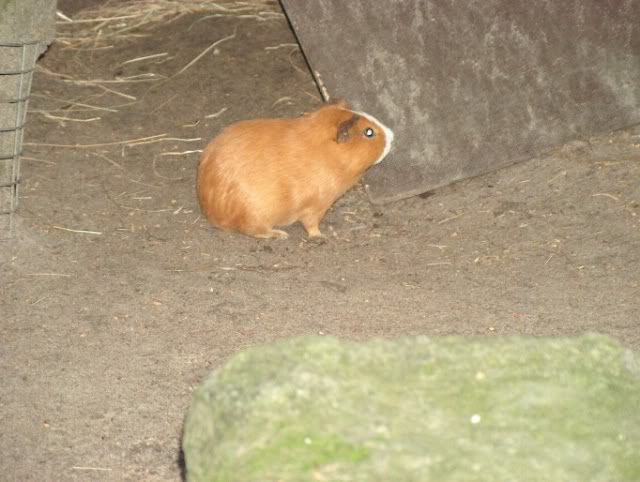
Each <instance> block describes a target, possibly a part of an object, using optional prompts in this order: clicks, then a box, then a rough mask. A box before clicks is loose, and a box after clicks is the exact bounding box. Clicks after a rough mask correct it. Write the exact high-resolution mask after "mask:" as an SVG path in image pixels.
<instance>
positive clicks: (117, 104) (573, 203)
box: [0, 1, 640, 482]
mask: <svg viewBox="0 0 640 482" xmlns="http://www.w3.org/2000/svg"><path fill="white" fill-rule="evenodd" d="M91 3H97V2H79V1H75V2H74V1H67V2H64V1H60V2H59V5H60V8H61V9H62V10H63V11H64V13H65V14H66V15H68V16H71V17H72V18H73V15H75V14H76V13H77V9H78V8H79V6H83V5H85V6H86V5H88V4H91ZM65 6H66V7H65ZM65 8H67V10H65ZM273 8H274V9H275V10H276V11H277V8H278V7H277V5H274V6H273ZM225 37H231V38H229V39H227V40H225V41H224V42H221V43H220V44H219V45H217V46H216V47H215V48H212V49H210V50H209V51H208V52H207V53H206V54H205V55H202V56H201V57H200V58H198V59H197V61H196V62H194V63H192V64H191V65H189V64H190V63H191V61H192V60H194V59H196V57H198V56H199V55H200V54H201V53H202V52H203V51H204V50H205V49H207V48H208V47H209V46H211V45H212V44H213V43H214V42H215V41H217V40H220V39H224V38H225ZM146 56H151V57H149V58H147V59H143V60H139V59H140V58H141V57H146ZM132 60H135V61H132ZM185 67H186V69H185ZM122 79H125V80H127V81H126V82H125V81H122ZM116 80H117V81H116ZM104 81H109V82H104ZM32 94H33V96H32V99H31V103H30V112H29V115H28V125H27V129H26V137H25V146H24V158H23V161H22V185H21V196H20V209H19V213H18V216H17V218H16V221H17V229H16V236H15V238H14V239H13V240H11V241H8V242H7V241H5V242H3V243H2V244H0V248H1V252H0V263H1V267H0V306H1V309H0V312H1V314H2V315H1V321H0V339H1V344H0V378H1V379H2V390H1V391H0V426H1V427H2V430H1V431H0V473H1V474H2V477H1V478H2V479H3V480H7V481H9V480H12V481H21V482H26V481H38V482H42V481H66V480H71V481H73V480H78V481H87V480H91V481H103V480H105V481H123V480H125V481H140V480H145V481H146V480H149V481H178V480H180V477H181V469H180V463H179V441H180V434H181V430H182V423H183V418H184V416H185V413H186V410H187V408H188V406H189V403H190V399H191V394H192V391H193V390H194V388H195V387H196V386H197V384H198V383H199V382H200V380H202V378H203V377H204V376H205V375H206V374H207V373H209V372H210V371H211V370H212V369H214V368H216V367H219V366H220V365H221V364H223V363H224V361H225V360H226V359H228V358H229V357H230V356H231V355H233V354H234V353H236V352H238V351H239V350H243V349H246V348H248V347H251V346H254V345H258V344H262V343H267V342H270V341H273V340H277V339H281V338H285V337H292V336H299V335H323V336H337V337H345V338H350V339H363V340H364V339H367V338H371V337H398V336H404V335H428V336H441V335H465V336H466V335H479V336H486V337H495V336H504V335H532V336H573V335H578V334H581V333H585V332H599V333H603V334H608V335H611V336H613V337H615V338H617V339H619V340H620V341H621V342H622V343H623V344H624V345H626V346H628V347H630V348H635V349H639V348H640V296H639V295H640V274H639V271H640V129H638V128H632V129H627V130H623V131H620V132H615V133H608V134H606V135H602V136H599V137H595V138H591V139H582V140H579V141H576V142H573V143H571V144H569V145H567V146H563V147H560V148H558V149H556V150H554V151H552V152H549V153H547V154H545V155H544V156H541V157H540V158H537V159H533V160H530V161H527V162H523V163H520V164H517V165H514V166H512V167H509V168H506V169H503V170H500V171H498V172H493V173H490V174H487V175H484V176H481V177H478V178H474V179H470V180H466V181H463V182H459V183H456V184H454V185H451V186H449V187H445V188H442V189H438V190H436V191H434V192H430V193H426V194H424V195H422V196H416V197H413V198H410V199H407V200H404V201H399V202H396V203H393V204H388V205H382V206H378V205H373V204H371V203H370V202H369V201H368V199H367V197H366V195H365V193H364V192H363V190H362V189H361V188H360V187H357V188H355V189H353V190H352V191H350V192H349V193H347V194H346V195H345V196H344V197H343V198H342V199H340V200H339V201H338V202H337V203H336V204H335V205H334V207H333V208H332V209H331V210H330V211H329V213H328V215H327V217H326V218H325V220H324V222H323V223H322V225H321V228H322V230H323V231H324V233H325V234H326V235H327V236H326V240H325V241H324V242H311V241H309V240H308V239H307V237H306V234H305V232H304V230H303V229H302V227H301V226H299V225H294V226H291V227H289V228H287V231H288V232H289V239H287V240H256V239H251V238H247V237H243V236H239V235H234V234H229V233H224V232H221V231H219V230H216V229H214V228H212V227H211V226H210V225H208V224H207V222H206V221H205V220H204V219H203V217H202V216H201V215H200V212H199V209H198V206H197V202H196V198H195V193H194V181H195V171H196V168H197V164H198V160H199V155H200V154H199V152H198V151H199V150H202V149H203V147H204V146H205V145H206V143H207V142H208V141H209V140H210V139H211V138H212V137H213V136H214V135H215V133H216V132H218V131H219V129H220V128H222V127H223V126H224V125H226V124H228V123H230V122H232V121H236V120H240V119H247V118H254V117H282V116H291V115H299V114H301V113H303V112H305V111H308V110H310V109H312V108H313V107H315V106H316V105H317V104H318V102H319V95H318V91H317V89H316V87H315V85H314V83H313V80H312V78H311V75H310V74H309V72H308V69H307V67H306V65H305V62H304V59H303V57H302V55H301V53H300V51H299V49H298V48H297V47H296V40H295V38H294V36H293V34H292V32H291V30H290V28H289V26H288V24H287V21H286V19H285V18H284V17H283V16H282V15H266V16H265V18H256V17H255V16H246V17H238V16H230V15H225V16H207V15H206V14H205V13H198V12H196V13H192V14H186V15H182V16H180V17H179V18H177V19H173V20H172V21H171V22H165V23H162V24H150V25H146V26H142V27H140V28H138V29H135V30H132V31H129V32H128V33H127V35H126V36H123V37H122V38H119V39H111V40H109V39H107V41H102V40H99V41H98V42H97V43H94V44H91V43H89V44H86V43H85V44H74V43H73V42H66V43H65V42H61V41H60V40H58V41H56V42H55V43H54V44H53V45H52V46H51V47H50V49H49V50H48V52H46V54H45V55H44V56H43V57H42V58H41V59H40V61H39V63H38V68H37V70H36V74H35V78H34V83H33V89H32ZM387 162H402V160H401V159H394V157H393V153H392V154H391V155H390V156H389V158H388V160H387Z"/></svg>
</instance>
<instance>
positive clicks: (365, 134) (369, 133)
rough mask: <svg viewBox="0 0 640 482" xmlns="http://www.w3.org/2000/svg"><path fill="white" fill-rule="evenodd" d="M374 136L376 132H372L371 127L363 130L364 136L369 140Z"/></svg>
mask: <svg viewBox="0 0 640 482" xmlns="http://www.w3.org/2000/svg"><path fill="white" fill-rule="evenodd" d="M375 135H376V131H374V130H373V129H372V128H371V127H367V128H366V129H365V130H364V136H365V137H368V138H369V139H371V138H372V137H374V136H375Z"/></svg>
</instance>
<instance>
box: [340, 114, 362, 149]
mask: <svg viewBox="0 0 640 482" xmlns="http://www.w3.org/2000/svg"><path fill="white" fill-rule="evenodd" d="M358 119H360V116H359V115H358V114H353V115H352V116H351V118H350V119H347V120H346V121H343V122H341V123H340V125H339V126H338V134H337V136H336V142H337V143H338V144H342V143H344V142H347V141H348V140H349V138H350V137H351V129H352V128H353V126H354V125H355V124H356V122H358Z"/></svg>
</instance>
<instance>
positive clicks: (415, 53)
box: [282, 0, 640, 202]
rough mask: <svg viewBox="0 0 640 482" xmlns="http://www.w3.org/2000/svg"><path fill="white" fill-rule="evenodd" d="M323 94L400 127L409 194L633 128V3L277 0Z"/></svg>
mask: <svg viewBox="0 0 640 482" xmlns="http://www.w3.org/2000/svg"><path fill="white" fill-rule="evenodd" d="M282 3H283V6H284V8H285V11H286V14H287V16H288V18H289V21H290V22H291V24H292V26H293V29H294V31H295V33H296V35H297V37H298V40H299V41H300V44H301V46H302V49H303V51H304V53H305V56H306V58H307V61H308V62H309V65H310V67H311V69H312V72H313V75H314V77H315V78H316V82H317V83H318V85H319V87H320V90H321V91H322V92H323V96H324V97H325V98H328V97H343V98H346V99H347V100H349V101H350V102H351V103H352V104H353V105H354V107H356V108H357V109H359V110H366V111H369V112H371V113H372V114H374V115H376V116H379V117H380V119H383V120H384V121H385V123H386V124H388V125H389V126H390V127H392V128H393V129H394V131H395V133H396V145H395V148H394V150H393V151H392V154H391V155H390V156H389V157H388V158H387V160H386V161H385V162H384V163H382V164H380V165H379V166H376V167H374V168H373V169H372V170H370V171H369V172H368V174H367V175H366V176H365V186H366V187H367V191H368V193H369V196H370V198H371V200H372V201H374V202H385V201H392V200H395V199H400V198H403V197H408V196H411V195H414V194H418V193H421V192H424V191H428V190H431V189H433V188H436V187H439V186H443V185H446V184H449V183H451V182H454V181H457V180H460V179H463V178H466V177H470V176H476V175H479V174H483V173H486V172H489V171H492V170H495V169H498V168H501V167H504V166H506V165H508V164H511V163H514V162H517V161H521V160H525V159H528V158H531V157H533V156H535V155H537V154H539V153H540V152H541V151H542V150H544V149H548V148H550V147H553V146H557V145H559V144H562V143H564V142H567V141H569V140H572V139H575V138H581V137H584V136H589V135H593V134H596V133H600V132H606V131H610V130H613V129H616V128H621V127H625V126H628V125H631V124H635V123H638V122H640V0H609V1H607V2H603V1H600V0H565V1H556V2H553V1H548V0H547V1H544V0H540V1H535V2H530V1H528V0H471V1H467V2H461V1H456V0H384V1H368V0H349V1H344V0H314V1H300V0H298V1H296V0H282Z"/></svg>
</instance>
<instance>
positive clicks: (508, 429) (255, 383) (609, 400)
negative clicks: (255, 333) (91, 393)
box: [184, 336, 640, 482]
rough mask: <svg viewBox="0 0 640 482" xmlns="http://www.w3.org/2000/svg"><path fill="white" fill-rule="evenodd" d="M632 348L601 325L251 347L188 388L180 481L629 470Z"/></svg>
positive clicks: (636, 395) (633, 421) (509, 476)
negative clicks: (526, 333)
mask: <svg viewBox="0 0 640 482" xmlns="http://www.w3.org/2000/svg"><path fill="white" fill-rule="evenodd" d="M636 358H637V355H636V354H633V353H631V352H628V351H625V350H624V349H623V348H622V347H620V346H619V345H618V344H617V343H615V342H614V341H612V340H610V339H607V338H604V337H598V336H585V337H581V338H576V339H529V338H507V339H499V338H484V339H475V338H474V339H464V338H443V339H429V338H407V339H401V340H394V341H388V340H384V341H383V340H373V341H370V342H367V343H354V342H345V341H338V340H335V339H331V338H320V339H313V338H311V339H309V338H302V339H292V340H287V341H284V342H280V343H277V344H274V345H269V346H266V347H262V348H257V349H253V350H250V351H248V352H245V353H242V354H239V355H238V356H236V357H234V358H233V359H232V360H231V361H230V362H229V363H228V364H227V365H226V366H225V367H223V368H222V369H220V370H218V371H216V372H215V373H214V374H212V375H211V376H210V377H209V378H208V379H207V380H206V381H205V382H204V383H203V385H202V386H201V387H200V388H199V389H198V390H197V392H196V394H195V397H194V402H193V406H192V408H191V410H190V413H189V416H188V418H187V423H186V426H185V438H184V449H185V456H186V461H187V467H188V473H189V480H190V481H216V482H236V481H237V482H258V481H260V482H268V481H271V480H273V481H279V482H297V481H307V480H313V478H314V477H320V478H322V477H324V478H325V479H326V480H332V481H335V482H341V481H342V482H360V481H361V482H365V481H366V482H370V481H378V480H379V481H395V480H402V481H403V482H413V481H416V482H417V481H423V480H438V481H443V482H446V481H455V482H465V481H474V482H480V481H502V480H505V481H506V480H523V481H527V480H531V481H537V480H553V481H558V482H562V481H574V480H580V481H593V482H600V481H602V482H607V481H614V480H615V481H616V482H627V481H628V482H631V481H638V480H640V457H638V454H639V453H640V419H639V417H638V416H637V403H638V402H637V401H638V400H640V373H637V370H636V371H632V370H633V367H638V363H637V360H636ZM629 367H632V368H629ZM314 474H315V475H314Z"/></svg>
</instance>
